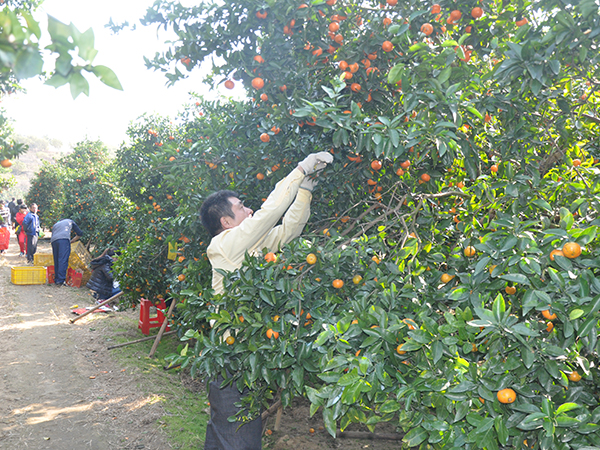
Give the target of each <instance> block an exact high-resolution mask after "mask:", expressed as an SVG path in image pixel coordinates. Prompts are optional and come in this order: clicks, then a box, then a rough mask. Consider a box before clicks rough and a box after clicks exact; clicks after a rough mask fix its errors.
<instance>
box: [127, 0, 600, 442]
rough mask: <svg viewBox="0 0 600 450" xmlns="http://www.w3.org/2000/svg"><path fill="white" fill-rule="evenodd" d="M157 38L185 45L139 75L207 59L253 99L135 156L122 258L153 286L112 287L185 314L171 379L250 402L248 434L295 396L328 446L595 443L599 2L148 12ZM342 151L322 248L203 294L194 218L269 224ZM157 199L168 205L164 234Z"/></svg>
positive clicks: (186, 122)
mask: <svg viewBox="0 0 600 450" xmlns="http://www.w3.org/2000/svg"><path fill="white" fill-rule="evenodd" d="M477 8H482V10H481V11H480V10H479V9H477ZM207 17H210V18H211V19H210V20H207V19H206V18H207ZM144 22H145V23H146V24H151V23H157V24H159V25H160V26H167V27H173V28H174V29H175V31H176V32H177V33H178V36H179V40H178V41H176V42H175V43H174V44H173V46H172V48H171V49H170V50H169V51H168V52H166V53H165V54H163V55H159V56H158V57H157V58H156V59H154V60H153V61H149V65H150V66H154V67H156V68H159V69H161V70H165V71H171V72H170V74H169V77H170V79H171V81H173V82H175V81H176V80H177V79H178V78H180V77H181V76H183V74H184V73H185V72H187V71H190V70H192V69H193V68H194V67H195V66H196V65H198V64H200V63H201V62H202V61H204V60H205V59H206V58H208V57H210V56H212V55H216V56H218V57H219V61H220V63H219V64H218V65H216V66H215V67H214V68H213V71H212V73H211V74H210V75H209V77H208V81H209V82H212V83H213V86H214V87H215V88H216V87H218V86H219V85H220V84H221V83H222V84H223V85H224V86H225V82H226V81H228V83H227V86H231V83H229V82H234V83H242V84H243V86H244V87H245V88H246V90H247V92H248V94H249V98H251V99H249V100H248V101H244V102H233V101H231V102H229V103H227V104H223V105H220V104H217V103H210V102H206V101H203V100H199V101H198V104H196V105H190V107H189V108H188V109H187V110H186V112H185V113H184V114H183V115H182V116H181V117H180V119H181V120H180V122H179V123H178V124H177V125H175V126H174V127H175V129H176V131H172V130H171V129H170V128H169V127H168V126H167V124H165V125H164V127H162V128H161V129H160V130H157V129H154V128H151V127H152V126H153V125H152V124H148V126H145V127H142V128H140V130H139V131H138V132H137V136H138V137H139V146H138V141H137V140H136V141H135V144H134V146H133V147H135V148H132V149H131V150H132V151H131V153H130V154H129V155H127V160H128V159H129V158H130V159H131V161H132V163H135V164H136V165H134V166H132V167H137V168H138V169H139V170H137V171H136V170H130V172H129V174H130V176H131V177H134V178H135V177H137V178H138V179H135V180H125V181H124V182H125V183H126V184H127V186H129V185H136V187H135V189H133V190H132V191H131V192H132V193H131V194H130V195H134V193H135V195H136V196H138V197H137V198H138V203H139V204H138V205H137V206H139V207H140V210H136V211H137V212H136V214H137V215H132V216H131V217H132V218H133V219H134V220H132V222H134V223H136V225H135V226H132V227H131V230H128V231H127V232H128V233H138V234H133V236H139V242H141V243H143V245H141V244H140V245H139V246H138V247H136V248H135V249H133V248H132V249H131V250H132V251H131V258H132V261H134V259H133V258H134V256H135V258H137V260H138V261H141V262H143V264H139V265H138V266H139V267H143V268H144V270H146V269H148V270H150V269H152V270H155V268H156V271H155V272H156V273H155V272H152V273H153V277H154V278H152V279H150V278H148V277H145V275H146V273H148V272H146V273H142V272H141V271H140V272H138V273H134V274H131V273H129V272H127V270H128V269H127V267H126V266H125V265H123V266H121V268H120V269H119V270H120V276H121V278H123V277H124V276H125V273H127V274H128V275H131V277H130V278H131V281H130V283H131V287H132V288H133V287H135V288H137V287H139V288H140V291H138V292H143V291H144V287H143V286H144V285H145V286H148V287H147V288H146V289H147V290H152V292H153V293H155V295H167V294H168V295H170V296H172V297H173V298H176V299H177V300H178V301H181V302H182V304H181V307H180V309H179V314H178V323H181V328H180V333H181V334H182V335H183V337H184V338H185V339H192V338H193V339H195V342H194V344H193V345H192V346H185V347H183V348H182V349H181V351H180V352H179V354H178V355H175V356H174V357H173V360H177V361H180V362H181V363H182V364H183V366H184V367H189V368H190V370H191V371H192V373H193V374H202V376H214V375H215V374H217V373H223V374H226V372H225V371H227V373H229V374H230V376H229V381H230V382H232V383H237V384H238V385H239V386H240V387H241V386H248V387H251V388H252V394H251V395H250V396H249V397H248V398H247V399H246V400H247V403H245V405H246V406H247V408H246V410H245V411H244V413H243V415H253V414H256V413H258V411H259V409H260V406H261V403H262V402H265V401H267V400H268V399H269V398H270V397H271V396H273V395H279V396H280V397H281V399H282V402H283V404H284V405H285V406H287V405H289V404H290V401H291V399H292V398H293V397H294V396H298V395H300V396H304V397H306V398H308V399H309V401H310V402H311V412H312V413H313V414H314V413H316V412H317V411H320V413H321V414H322V415H323V419H324V422H325V426H326V428H327V429H328V431H329V432H330V433H331V434H332V435H335V434H336V432H337V429H338V428H341V429H345V428H346V427H347V426H348V425H349V424H350V423H353V422H356V423H363V424H366V425H367V426H369V427H370V428H373V427H375V426H376V424H377V423H379V422H382V421H393V423H395V424H396V425H397V427H398V428H399V429H401V430H403V431H404V432H405V433H406V435H405V437H404V442H405V445H406V446H422V447H423V448H427V447H433V448H525V447H527V448H544V449H549V448H561V449H562V448H565V449H566V448H584V447H586V446H587V447H590V446H598V445H600V435H599V432H598V425H596V423H597V422H598V418H599V415H600V410H599V409H598V407H597V405H598V394H597V391H598V389H597V388H598V372H597V367H598V340H597V334H598V319H599V312H598V311H599V307H600V285H598V283H597V281H596V275H597V267H598V263H599V262H598V237H597V224H598V223H597V222H598V219H597V213H596V211H597V210H598V204H597V193H598V185H597V182H596V179H595V176H594V174H595V171H596V170H597V169H596V168H595V164H596V159H595V158H596V156H597V153H598V117H599V116H598V94H597V89H598V86H599V82H598V57H599V56H598V51H597V49H598V40H599V39H600V38H599V37H598V36H599V35H600V18H599V14H598V6H597V5H596V4H595V2H593V1H580V2H569V1H563V2H555V1H550V0H548V1H544V0H541V1H537V2H527V1H525V2H518V3H510V4H509V3H507V2H487V1H486V2H482V3H480V2H474V1H473V2H471V1H457V2H441V3H440V4H439V6H437V5H433V4H424V3H422V2H413V1H409V2H401V3H400V2H398V3H396V2H394V1H393V0H390V1H389V2H387V3H381V4H380V3H378V2H361V3H355V2H351V1H348V2H342V1H339V0H338V1H335V0H328V1H326V2H321V1H315V2H312V3H306V4H304V3H301V2H297V3H289V2H277V3H276V2H267V3H263V2H255V1H250V2H248V1H245V2H234V1H231V2H225V3H219V4H214V5H211V4H203V5H200V6H197V7H194V8H183V7H181V6H179V5H178V4H172V3H170V2H157V3H155V5H154V6H153V7H152V8H151V9H149V10H148V12H147V14H146V17H145V18H144ZM149 128H150V129H151V130H153V132H156V133H157V134H156V136H155V135H154V134H152V133H150V129H149ZM148 134H150V135H151V138H150V137H148ZM170 137H172V138H173V139H170ZM154 138H156V139H160V140H157V141H156V142H154V141H153V139H154ZM158 144H162V145H158ZM329 149H331V151H332V152H333V153H334V156H335V161H334V164H333V165H332V167H330V168H329V169H327V171H326V172H325V173H324V174H323V175H324V176H323V177H322V179H321V183H320V186H319V188H318V191H317V192H316V195H315V199H314V201H313V206H314V207H313V213H312V217H311V222H310V223H309V231H308V232H307V233H306V234H305V235H304V236H303V238H302V239H298V240H296V241H295V242H293V243H291V244H290V245H288V246H286V247H285V248H283V249H282V250H281V251H280V252H279V253H278V255H277V259H276V260H275V261H267V260H265V259H264V258H263V257H262V255H258V256H249V257H248V258H247V261H246V263H245V265H244V267H243V268H242V269H241V270H239V271H237V272H235V273H233V274H231V275H230V276H229V277H227V278H226V281H225V282H226V288H227V289H226V294H225V295H223V296H217V297H215V296H212V295H211V292H210V266H209V264H208V262H207V261H206V259H205V257H204V254H203V251H204V246H205V244H206V243H207V237H206V236H205V235H204V234H203V231H202V230H201V228H200V226H199V221H198V217H197V212H198V210H199V205H200V204H201V203H202V200H203V199H204V198H205V197H206V195H207V194H208V193H210V192H212V191H213V190H215V189H219V188H232V189H235V190H238V191H239V192H240V194H241V195H242V197H244V198H248V199H250V200H253V201H254V202H255V203H254V204H253V205H252V206H253V207H254V208H255V209H256V207H259V206H260V199H261V198H263V197H264V196H265V195H266V193H267V192H268V191H269V190H270V188H271V187H272V185H273V184H274V183H275V182H276V181H277V180H279V179H281V177H283V176H284V175H285V174H287V173H288V172H289V169H290V168H291V167H293V164H295V163H296V162H297V161H298V160H299V159H301V158H302V157H303V156H304V155H306V154H307V153H310V152H313V151H318V150H329ZM126 150H127V149H124V154H123V157H124V156H125V153H127V151H126ZM124 161H125V160H124ZM168 163H171V165H169V164H168ZM123 167H124V168H125V164H123ZM142 169H144V175H142ZM145 180H152V181H145ZM122 189H123V190H124V192H125V187H123V188H122ZM138 193H139V194H138ZM155 195H157V196H158V195H160V196H161V197H157V198H161V201H160V202H159V201H158V200H157V201H156V203H157V205H158V206H160V208H161V209H164V208H165V205H166V201H165V202H163V200H162V196H164V197H165V198H167V199H168V197H167V196H171V197H172V199H168V200H174V201H175V203H174V204H173V205H170V204H169V205H170V207H172V208H173V209H172V214H170V215H169V217H163V216H160V219H161V220H160V221H159V222H160V225H158V224H157V221H156V220H155V219H153V218H152V219H149V217H150V216H152V217H154V211H157V210H158V207H157V206H156V205H153V204H152V202H154V200H153V199H150V196H152V197H154V196H155ZM144 196H145V197H146V198H143V197H144ZM149 202H150V203H149ZM141 203H143V205H142V204H141ZM144 208H145V216H143V217H144V220H143V221H141V222H140V223H141V224H143V225H144V226H142V225H138V217H140V218H141V217H142V216H141V214H142V212H144V211H142V210H143V209H144ZM149 208H152V209H149ZM159 212H160V211H159ZM152 220H155V221H154V222H152ZM148 223H150V224H153V225H152V227H151V228H150V230H149V231H148V227H147V226H146V225H148ZM138 226H139V227H140V228H137V227H138ZM154 227H156V229H155V228H154ZM143 233H145V234H143ZM153 236H154V237H153ZM159 238H160V239H159ZM183 238H185V239H183ZM136 239H137V238H136ZM135 242H138V241H135ZM167 242H171V243H172V244H173V245H175V246H176V247H177V251H178V255H177V259H176V260H175V262H174V263H168V262H167V260H166V259H165V257H166V251H167V246H166V243H167ZM132 244H133V241H130V245H132ZM133 245H134V246H136V245H137V244H133ZM128 250H130V247H128ZM554 250H556V251H554ZM559 250H560V251H559ZM580 251H581V253H580ZM135 252H137V253H135ZM561 252H562V254H561ZM128 253H129V251H128ZM579 253H580V254H579ZM309 255H310V257H309ZM313 255H314V256H313ZM315 257H316V261H315ZM269 259H272V258H269ZM144 277H145V278H144ZM167 290H168V292H167ZM209 320H214V321H215V322H214V325H213V326H212V327H210V328H208V327H207V326H206V323H207V321H209ZM226 332H227V333H229V334H230V335H231V336H232V337H233V338H234V339H233V342H232V340H231V339H230V340H229V341H228V342H224V341H223V339H222V337H223V335H224V333H226ZM238 419H239V420H243V419H244V417H239V418H238Z"/></svg>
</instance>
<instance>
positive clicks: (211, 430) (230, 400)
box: [204, 377, 262, 450]
mask: <svg viewBox="0 0 600 450" xmlns="http://www.w3.org/2000/svg"><path fill="white" fill-rule="evenodd" d="M222 382H223V378H221V377H219V378H218V379H217V381H211V382H210V385H209V388H208V401H209V402H210V421H209V422H208V425H207V426H206V439H205V441H204V450H260V449H261V448H262V442H261V436H262V420H261V418H260V416H259V417H258V418H256V419H254V420H253V421H252V422H248V423H245V424H243V425H242V426H241V427H240V422H233V423H230V422H229V421H228V420H227V418H228V417H230V416H234V415H235V414H236V413H237V412H238V408H237V407H236V406H235V405H234V404H235V403H237V402H239V401H240V400H241V398H242V397H243V396H244V395H246V394H247V392H248V391H244V392H243V393H241V394H240V391H238V390H237V388H236V387H235V384H234V385H233V386H227V387H225V388H223V389H219V387H220V386H221V383H222Z"/></svg>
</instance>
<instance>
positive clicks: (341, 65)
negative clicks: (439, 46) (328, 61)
mask: <svg viewBox="0 0 600 450" xmlns="http://www.w3.org/2000/svg"><path fill="white" fill-rule="evenodd" d="M338 67H339V68H340V70H346V69H347V68H348V63H347V62H346V61H340V64H339V66H338Z"/></svg>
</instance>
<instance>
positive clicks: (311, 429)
mask: <svg viewBox="0 0 600 450" xmlns="http://www.w3.org/2000/svg"><path fill="white" fill-rule="evenodd" d="M327 1H328V2H329V0H327ZM308 432H309V433H310V434H314V432H315V429H314V428H309V429H308Z"/></svg>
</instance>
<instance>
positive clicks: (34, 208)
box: [31, 205, 37, 214]
mask: <svg viewBox="0 0 600 450" xmlns="http://www.w3.org/2000/svg"><path fill="white" fill-rule="evenodd" d="M31 212H32V213H34V214H35V213H36V212H37V206H35V205H33V206H32V207H31Z"/></svg>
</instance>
